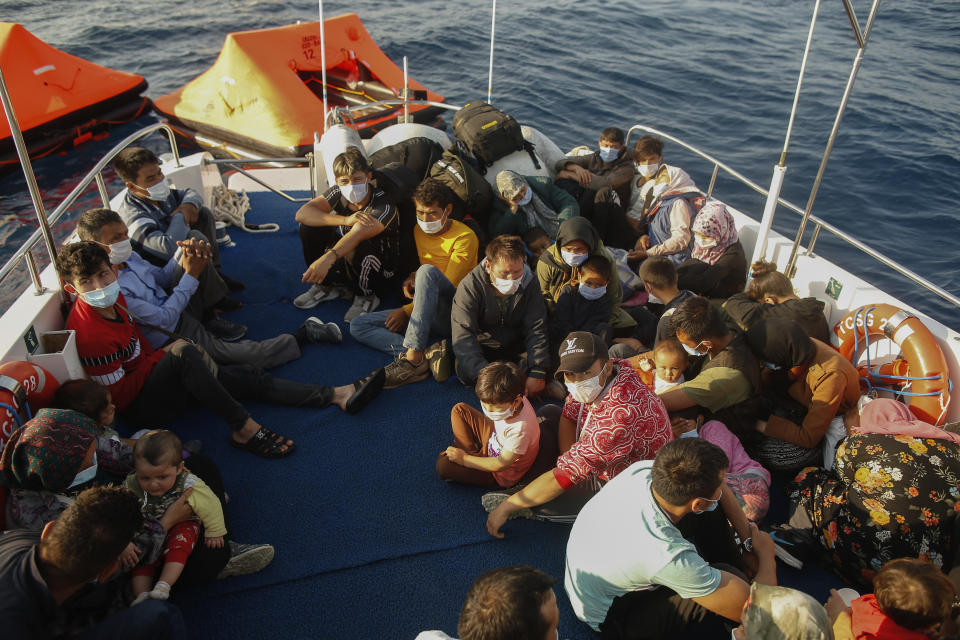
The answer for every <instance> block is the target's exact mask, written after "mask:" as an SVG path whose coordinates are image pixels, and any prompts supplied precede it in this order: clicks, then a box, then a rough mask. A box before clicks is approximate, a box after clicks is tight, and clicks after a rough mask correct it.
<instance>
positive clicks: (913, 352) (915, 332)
mask: <svg viewBox="0 0 960 640" xmlns="http://www.w3.org/2000/svg"><path fill="white" fill-rule="evenodd" d="M833 331H834V333H836V335H837V338H839V340H840V346H839V347H838V350H839V351H840V353H841V354H843V356H844V357H845V358H847V359H848V360H850V361H851V362H852V363H853V364H854V365H856V364H857V363H858V362H859V360H860V356H861V354H862V353H863V352H864V351H866V350H867V348H868V347H869V345H870V342H871V341H875V340H882V339H884V338H889V339H890V340H893V342H895V343H896V344H897V345H898V346H899V347H900V349H901V352H902V354H903V359H902V360H901V359H897V360H895V361H894V362H892V363H888V364H885V365H883V366H882V367H871V366H869V362H868V364H867V366H865V367H860V372H861V376H862V377H863V378H864V379H865V380H867V382H868V384H869V385H870V386H873V387H880V388H889V387H891V386H898V387H899V386H903V385H904V384H906V383H907V382H911V383H912V385H911V390H910V391H909V392H905V391H896V392H897V393H902V394H903V395H905V396H907V397H908V398H910V410H911V411H912V412H913V414H914V415H915V416H917V418H918V419H920V420H923V421H925V422H929V423H930V424H935V425H939V424H943V422H944V420H945V419H946V416H947V407H948V406H949V405H950V390H951V383H950V369H949V367H948V366H947V360H946V358H945V357H944V355H943V351H942V350H941V349H940V345H939V344H937V341H936V339H935V338H934V337H933V334H931V333H930V330H929V329H927V328H926V327H925V326H924V325H923V323H922V322H921V321H920V319H919V318H917V317H916V316H914V315H913V314H911V313H909V312H907V311H904V310H902V309H898V308H897V307H894V306H893V305H889V304H870V305H865V306H862V307H860V308H859V309H855V310H853V311H851V312H850V313H849V314H847V316H846V317H845V318H844V319H843V320H841V321H840V322H838V323H837V325H836V326H835V327H834V328H833ZM904 360H905V361H906V362H905V363H904Z"/></svg>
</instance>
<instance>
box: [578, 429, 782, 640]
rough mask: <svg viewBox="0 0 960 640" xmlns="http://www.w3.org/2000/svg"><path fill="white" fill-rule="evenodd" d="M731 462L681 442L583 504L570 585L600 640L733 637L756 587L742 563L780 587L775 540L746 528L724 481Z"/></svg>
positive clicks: (694, 442)
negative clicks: (689, 634) (730, 627)
mask: <svg viewBox="0 0 960 640" xmlns="http://www.w3.org/2000/svg"><path fill="white" fill-rule="evenodd" d="M727 465H728V460H727V456H726V454H724V452H723V450H721V449H720V448H719V447H717V446H715V445H713V444H710V443H709V442H707V441H705V440H700V439H696V438H681V439H679V440H674V441H672V442H669V443H667V444H665V445H664V446H663V447H662V448H661V449H660V450H659V451H658V452H657V456H656V458H655V459H654V460H653V461H652V462H651V461H648V460H644V461H640V462H637V463H635V464H633V465H632V466H630V467H629V468H627V469H626V470H624V471H623V472H621V473H620V474H619V475H618V476H617V477H616V478H614V479H613V480H611V481H610V482H609V483H607V484H606V485H605V486H604V488H603V489H601V491H600V492H599V493H598V494H597V495H596V496H594V498H593V499H591V500H590V502H588V503H587V504H586V506H584V508H583V510H582V511H581V512H580V515H579V516H578V517H577V520H576V522H575V523H574V525H573V529H572V530H571V531H570V539H569V541H568V543H567V563H566V579H565V587H566V590H567V595H568V596H569V598H570V603H571V606H572V607H573V610H574V613H576V614H577V617H578V618H580V619H581V620H583V621H584V622H586V623H587V624H588V625H590V627H592V628H593V629H594V630H595V631H599V632H600V633H601V638H623V639H626V638H636V639H640V638H662V637H674V636H676V637H682V634H684V633H685V632H687V631H690V632H693V634H694V635H695V637H697V638H713V637H716V638H726V637H729V633H730V632H729V630H728V629H727V628H726V626H725V623H726V621H739V620H740V615H741V612H742V610H743V605H744V603H745V602H746V600H747V597H748V595H749V588H750V587H749V584H748V583H747V581H746V580H744V579H743V578H741V577H740V575H742V574H740V572H739V571H738V569H737V568H736V567H735V566H736V565H740V566H742V567H744V568H746V569H748V570H751V571H755V576H754V579H755V580H756V581H757V582H759V583H762V584H769V585H775V584H776V564H775V559H774V551H773V542H772V541H771V539H770V537H769V536H768V535H767V534H766V533H763V532H760V531H758V530H757V527H756V525H754V524H752V523H748V522H747V519H746V517H745V516H744V514H743V511H742V509H741V508H740V506H739V505H738V503H737V499H736V497H735V496H734V494H733V492H732V491H731V490H730V488H729V487H727V485H726V482H725V480H724V478H725V475H726V468H727ZM717 506H720V507H721V510H717ZM715 510H716V511H715ZM728 519H729V522H730V524H732V525H733V527H734V529H735V530H736V532H737V534H738V536H739V537H740V539H741V540H743V541H744V542H743V543H741V545H742V548H741V549H740V550H738V549H737V546H736V543H735V542H734V541H733V539H732V535H731V534H730V529H729V527H728V525H727V520H728ZM710 563H715V564H716V566H711V564H710ZM720 563H723V567H724V568H720V567H721V564H720ZM731 565H733V566H731Z"/></svg>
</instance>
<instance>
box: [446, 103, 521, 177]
mask: <svg viewBox="0 0 960 640" xmlns="http://www.w3.org/2000/svg"><path fill="white" fill-rule="evenodd" d="M453 134H454V135H455V136H456V137H457V140H459V141H460V143H462V145H463V146H464V147H465V148H466V150H467V151H469V152H470V153H472V154H473V156H474V157H475V158H476V159H477V161H478V162H479V164H480V166H479V171H480V174H481V175H483V174H485V173H486V172H487V167H489V166H490V165H492V164H493V163H494V162H496V161H497V160H499V159H500V158H503V157H504V156H508V155H510V154H511V153H513V152H515V151H524V150H525V151H527V153H529V154H530V158H531V159H532V160H533V164H534V166H536V167H537V168H538V169H539V168H540V162H539V160H537V157H536V155H535V154H534V153H533V145H532V144H530V143H529V142H527V141H526V140H524V139H523V132H522V131H521V130H520V123H519V122H517V121H516V120H514V119H513V116H511V115H509V114H506V113H504V112H503V111H500V110H499V109H497V108H496V107H494V106H492V105H489V104H487V103H486V102H470V103H467V104H466V105H464V106H463V107H462V108H461V109H460V110H459V111H457V113H456V114H455V115H454V116H453Z"/></svg>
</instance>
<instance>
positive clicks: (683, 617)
mask: <svg viewBox="0 0 960 640" xmlns="http://www.w3.org/2000/svg"><path fill="white" fill-rule="evenodd" d="M677 528H678V529H680V533H682V534H683V537H684V538H686V539H687V540H689V541H691V542H692V543H693V544H694V545H695V546H696V548H697V552H698V553H699V554H700V556H701V557H702V558H703V559H704V560H706V561H707V562H709V563H710V564H711V565H712V566H713V567H714V568H716V569H720V570H722V571H726V572H728V573H733V574H734V575H736V576H738V577H741V578H743V579H744V580H746V577H745V576H744V574H743V573H742V571H741V570H740V569H739V568H738V567H739V565H740V552H739V550H738V548H737V545H736V543H735V542H734V539H733V533H732V531H731V529H730V525H729V524H727V518H726V516H724V515H723V511H722V510H721V509H720V508H717V509H715V510H714V511H708V512H706V513H702V514H696V513H691V514H688V515H687V516H685V517H684V518H683V519H682V520H681V521H680V522H678V523H677ZM732 624H733V622H732V621H730V620H727V619H726V618H723V617H721V616H718V615H717V614H715V613H713V612H711V611H709V610H707V609H704V608H703V607H701V606H700V605H699V604H697V603H696V602H694V601H693V600H689V599H687V598H682V597H680V596H679V595H678V594H677V593H676V592H674V591H672V590H670V589H667V588H666V587H658V588H656V589H653V590H649V591H632V592H630V593H628V594H625V595H622V596H620V597H618V598H614V600H613V604H611V605H610V609H609V610H608V611H607V617H606V618H605V619H604V621H603V622H602V623H600V637H601V638H602V639H603V640H653V639H656V638H666V639H669V640H676V639H678V638H698V639H700V638H703V639H710V638H717V639H725V638H728V637H729V636H730V628H729V627H730V626H731V625H732Z"/></svg>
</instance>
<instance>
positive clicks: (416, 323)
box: [350, 264, 457, 356]
mask: <svg viewBox="0 0 960 640" xmlns="http://www.w3.org/2000/svg"><path fill="white" fill-rule="evenodd" d="M456 291H457V288H456V287H454V286H453V285H452V284H451V283H450V281H449V280H447V276H445V275H443V271H440V269H438V268H436V267H434V266H433V265H429V264H425V265H422V266H421V267H420V268H419V269H417V275H416V279H415V281H414V285H413V312H412V313H411V314H410V321H409V322H408V323H407V331H406V334H404V335H400V334H399V333H394V332H393V331H390V330H389V329H387V328H386V327H385V326H384V325H383V323H384V322H385V321H386V319H387V316H388V315H390V311H391V310H389V309H388V310H386V311H375V312H373V313H365V314H363V315H361V316H357V318H356V319H355V320H354V321H353V322H351V323H350V335H352V336H353V337H354V338H355V339H356V340H357V341H358V342H362V343H363V344H365V345H367V346H368V347H371V348H373V349H377V350H378V351H383V352H384V353H387V354H390V355H392V356H393V355H397V354H400V353H402V352H404V351H406V350H407V349H413V350H414V351H424V350H426V348H427V347H428V346H429V343H430V336H431V335H437V336H444V337H447V336H449V335H450V308H451V305H452V303H453V294H454V293H456Z"/></svg>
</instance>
